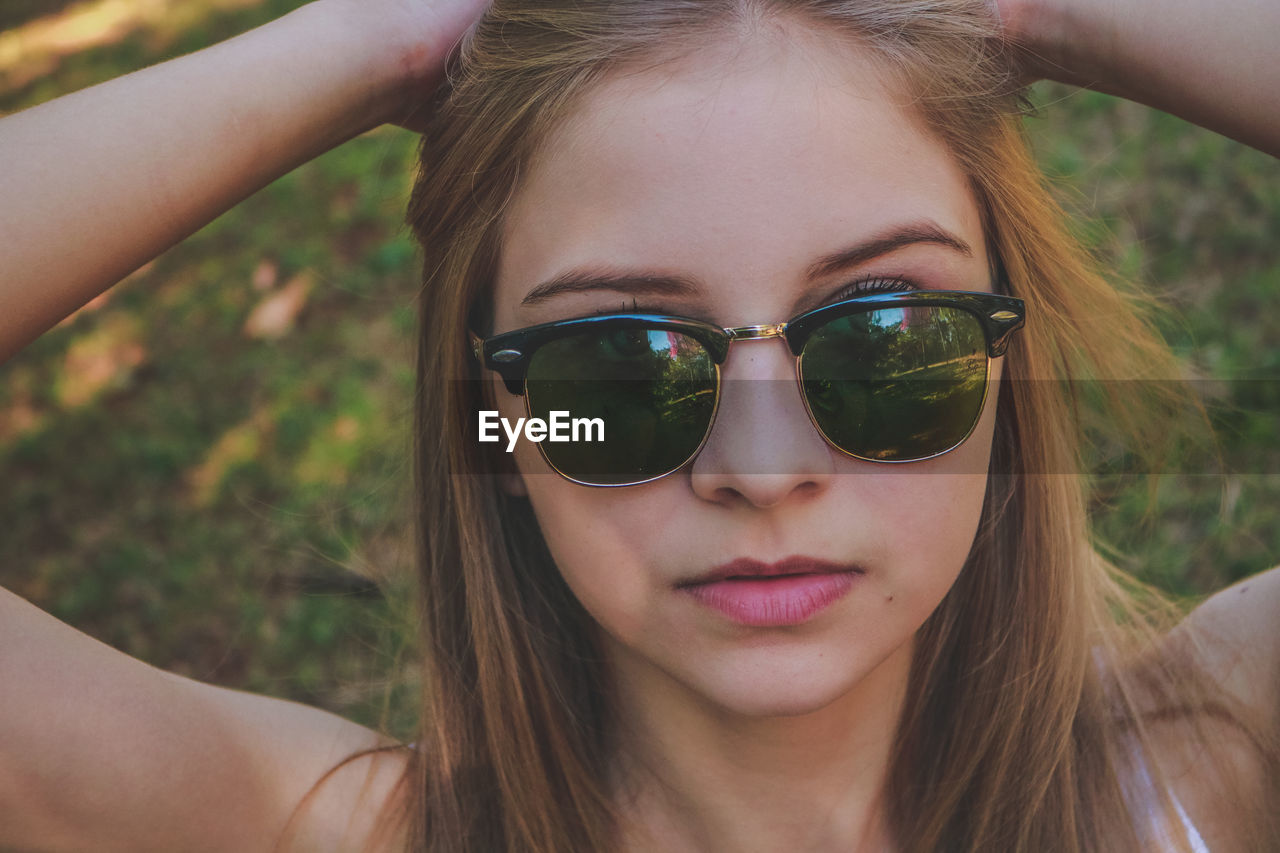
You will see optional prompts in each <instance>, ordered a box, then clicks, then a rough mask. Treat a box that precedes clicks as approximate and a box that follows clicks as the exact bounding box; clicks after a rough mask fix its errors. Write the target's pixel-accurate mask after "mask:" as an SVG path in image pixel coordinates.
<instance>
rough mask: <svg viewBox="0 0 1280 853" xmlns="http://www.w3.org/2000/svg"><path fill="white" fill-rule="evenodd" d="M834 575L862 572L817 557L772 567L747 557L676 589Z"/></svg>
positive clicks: (791, 560)
mask: <svg viewBox="0 0 1280 853" xmlns="http://www.w3.org/2000/svg"><path fill="white" fill-rule="evenodd" d="M836 572H856V573H858V574H861V573H862V569H860V568H858V567H857V566H851V565H842V564H840V563H832V562H830V561H828V560H820V559H818V558H817V557H802V556H797V557H787V558H786V559H785V560H779V561H778V562H776V563H765V562H762V561H760V560H753V559H752V558H750V557H739V558H738V559H736V560H732V561H730V562H728V563H725V564H723V565H720V566H716V567H715V568H714V569H712V570H711V571H709V572H707V573H706V574H703V575H699V576H698V577H696V578H693V579H691V580H687V581H682V582H681V583H679V584H677V586H697V585H698V584H704V583H715V582H716V581H722V580H727V579H729V578H768V577H779V576H782V575H817V574H835V573H836Z"/></svg>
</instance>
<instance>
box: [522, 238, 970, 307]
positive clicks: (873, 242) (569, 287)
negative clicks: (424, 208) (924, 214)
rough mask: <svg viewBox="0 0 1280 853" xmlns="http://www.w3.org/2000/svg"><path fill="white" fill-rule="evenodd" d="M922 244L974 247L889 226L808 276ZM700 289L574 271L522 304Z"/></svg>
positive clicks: (661, 279)
mask: <svg viewBox="0 0 1280 853" xmlns="http://www.w3.org/2000/svg"><path fill="white" fill-rule="evenodd" d="M921 243H924V244H933V245H939V246H945V247H947V248H950V249H952V250H954V251H956V252H959V253H960V254H962V255H964V256H965V257H972V256H973V249H972V248H970V246H969V244H968V243H966V242H965V241H964V240H961V239H960V238H959V237H957V236H955V235H954V234H951V233H950V232H948V231H946V230H944V229H943V228H942V227H941V226H940V225H938V224H937V223H936V222H932V221H929V220H921V221H919V222H912V223H909V224H907V225H900V226H897V227H894V228H890V229H888V230H887V231H885V232H882V233H881V234H877V235H876V236H874V237H872V238H870V239H868V240H864V241H862V242H860V243H856V244H854V245H852V246H848V247H846V248H844V249H841V250H840V251H838V252H833V253H831V254H829V255H824V256H823V257H821V258H819V259H818V260H816V261H814V262H813V263H812V264H810V265H809V268H808V270H807V271H806V275H807V276H808V278H809V279H810V280H813V279H817V278H822V277H823V276H828V275H832V274H834V273H838V272H842V271H844V270H847V269H850V268H852V267H856V266H859V265H860V264H865V263H866V262H868V261H870V260H874V259H875V258H878V257H880V256H881V255H887V254H889V253H890V252H894V251H897V250H898V249H902V248H905V247H907V246H914V245H918V244H921ZM699 288H700V285H699V282H698V280H697V279H696V278H690V277H687V276H678V275H653V274H648V273H625V272H612V271H609V270H574V271H570V272H567V273H563V274H561V275H558V276H556V277H555V278H552V279H549V280H547V281H544V282H542V283H541V284H538V285H537V286H535V287H534V288H533V289H532V290H530V291H529V292H528V294H526V295H525V297H524V299H522V300H521V302H520V304H521V305H535V304H537V303H539V302H545V301H547V300H548V299H550V298H552V297H553V296H558V295H560V294H562V293H585V292H590V291H595V290H610V291H615V292H619V293H627V294H631V295H637V296H638V295H641V294H643V295H646V296H693V295H697V294H698V292H699Z"/></svg>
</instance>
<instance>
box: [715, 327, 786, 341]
mask: <svg viewBox="0 0 1280 853" xmlns="http://www.w3.org/2000/svg"><path fill="white" fill-rule="evenodd" d="M724 333H725V334H726V335H728V336H729V339H730V340H734V341H758V340H762V339H764V338H781V337H785V336H786V334H787V324H786V323H768V324H766V325H763V326H735V327H733V328H726V329H725V330H724Z"/></svg>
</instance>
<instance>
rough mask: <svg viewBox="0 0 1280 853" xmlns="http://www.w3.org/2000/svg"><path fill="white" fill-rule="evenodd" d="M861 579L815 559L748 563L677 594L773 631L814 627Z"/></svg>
mask: <svg viewBox="0 0 1280 853" xmlns="http://www.w3.org/2000/svg"><path fill="white" fill-rule="evenodd" d="M861 574H862V571H861V570H859V569H856V568H852V567H849V566H841V565H837V564H835V563H828V562H825V561H823V560H815V559H813V558H811V557H788V558H787V559H785V560H781V561H779V562H777V563H762V562H760V561H758V560H751V559H748V558H745V557H743V558H740V559H737V560H734V561H733V562H731V563H726V564H725V565H723V566H719V567H717V568H716V569H714V570H713V571H711V572H709V573H707V574H706V575H704V576H703V577H701V578H698V579H697V580H694V581H689V582H686V583H681V584H679V585H677V589H679V590H681V591H682V592H687V593H688V594H689V595H691V596H693V598H694V599H695V600H696V601H698V602H699V603H700V604H704V605H706V606H707V607H710V608H712V609H713V610H718V611H720V612H721V613H723V614H724V615H725V616H727V617H729V618H730V619H732V620H733V621H734V622H737V623H739V624H741V625H748V626H752V627H761V628H768V627H779V626H783V625H798V624H800V623H801V622H805V621H808V620H809V619H811V618H812V617H813V616H815V615H816V614H817V613H818V612H819V611H820V610H823V609H825V608H826V607H828V606H830V605H831V604H834V603H835V602H836V601H838V600H839V599H840V598H841V597H843V596H844V594H845V593H847V592H848V591H849V589H850V588H851V587H852V586H853V582H854V580H855V579H856V578H857V577H858V576H859V575H861Z"/></svg>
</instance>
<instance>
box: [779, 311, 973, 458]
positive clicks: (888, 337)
mask: <svg viewBox="0 0 1280 853" xmlns="http://www.w3.org/2000/svg"><path fill="white" fill-rule="evenodd" d="M800 377H801V382H802V384H803V387H804V395H805V400H806V402H807V404H808V406H809V411H810V413H811V414H812V416H813V420H814V423H816V424H817V425H818V428H819V429H820V430H821V431H822V432H823V434H824V435H825V436H826V437H827V440H828V441H830V442H831V443H832V444H834V445H835V446H837V447H839V448H840V449H842V450H844V451H845V452H846V453H850V454H852V455H854V456H858V457H861V458H864V459H875V460H882V461H885V462H909V461H911V460H916V459H925V458H928V457H930V456H936V455H938V454H939V453H944V452H946V451H948V450H950V449H952V448H953V447H955V446H957V445H958V444H960V443H961V442H962V441H964V440H965V438H967V437H968V435H969V433H970V432H972V430H973V427H974V425H975V424H977V422H978V417H979V415H981V413H982V403H983V400H984V398H985V395H986V383H987V343H986V337H985V336H984V335H983V331H982V326H981V325H980V324H979V322H978V320H977V318H976V317H974V316H973V315H972V314H970V313H969V312H967V311H964V310H962V309H959V308H949V307H937V306H934V307H930V306H911V307H903V308H881V309H878V310H875V311H868V312H866V313H862V314H853V315H850V316H847V317H842V318H840V319H838V320H835V321H833V322H831V323H828V324H826V325H825V326H822V327H821V328H819V329H817V330H816V331H815V332H814V333H813V336H812V337H811V338H810V339H809V341H808V342H807V343H806V344H805V347H804V351H803V353H802V354H801V358H800Z"/></svg>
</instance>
